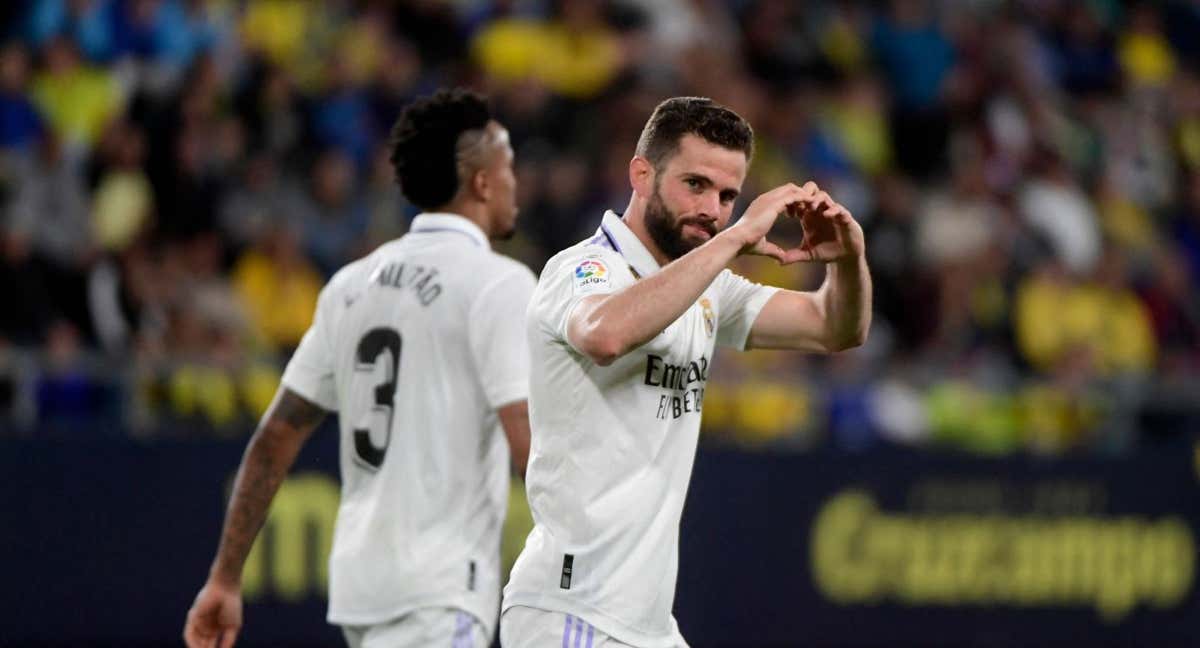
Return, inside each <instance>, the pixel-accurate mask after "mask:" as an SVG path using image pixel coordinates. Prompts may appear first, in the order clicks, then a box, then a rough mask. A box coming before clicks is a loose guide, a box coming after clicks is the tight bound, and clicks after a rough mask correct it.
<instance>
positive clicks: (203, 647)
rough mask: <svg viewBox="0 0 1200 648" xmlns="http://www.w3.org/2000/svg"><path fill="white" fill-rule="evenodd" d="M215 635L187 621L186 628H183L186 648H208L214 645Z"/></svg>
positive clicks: (191, 621)
mask: <svg viewBox="0 0 1200 648" xmlns="http://www.w3.org/2000/svg"><path fill="white" fill-rule="evenodd" d="M216 638H217V637H216V634H215V633H211V634H210V633H209V632H207V629H206V628H202V627H200V624H199V623H198V622H196V621H194V620H191V619H189V620H188V623H187V625H186V626H184V628H183V641H184V643H186V644H187V646H188V648H208V646H215V645H216Z"/></svg>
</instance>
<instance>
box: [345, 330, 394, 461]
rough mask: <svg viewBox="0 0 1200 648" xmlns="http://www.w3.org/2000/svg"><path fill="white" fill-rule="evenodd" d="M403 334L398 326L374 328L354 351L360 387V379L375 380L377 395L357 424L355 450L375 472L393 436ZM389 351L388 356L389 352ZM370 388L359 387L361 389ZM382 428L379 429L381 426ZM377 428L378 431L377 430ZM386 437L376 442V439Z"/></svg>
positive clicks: (373, 389)
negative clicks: (393, 415)
mask: <svg viewBox="0 0 1200 648" xmlns="http://www.w3.org/2000/svg"><path fill="white" fill-rule="evenodd" d="M400 348H401V340H400V334H399V333H398V332H396V330H395V329H390V328H374V329H371V330H370V331H367V334H366V335H364V336H363V337H362V339H361V340H359V341H358V348H357V349H356V350H355V352H354V360H355V362H354V374H355V381H354V382H355V383H356V387H357V384H358V383H359V381H360V380H363V379H365V380H369V381H371V382H372V389H371V390H369V393H371V394H372V395H373V400H372V402H371V405H370V407H368V408H367V410H366V411H364V412H363V413H362V414H361V415H359V417H358V420H357V421H356V424H355V426H354V454H355V456H356V458H357V459H358V460H359V461H358V463H359V465H360V466H362V467H363V468H366V469H367V470H370V471H372V472H374V471H376V470H379V467H380V466H382V465H383V457H384V455H385V454H387V449H388V444H389V443H390V442H391V440H392V414H393V408H394V405H395V399H396V382H397V380H398V379H399V372H400ZM385 352H386V353H387V356H385V355H384V354H385ZM381 361H382V363H383V374H384V375H383V377H382V382H379V380H380V379H379V378H378V375H379V364H380V362H381ZM363 391H367V390H359V389H355V392H358V393H361V392H363ZM381 427H382V428H383V429H382V431H379V430H380V428H381ZM373 432H374V434H373ZM373 438H374V439H379V438H382V439H383V444H382V445H375V442H374V441H373V440H372V439H373Z"/></svg>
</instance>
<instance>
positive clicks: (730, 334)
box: [715, 270, 779, 351]
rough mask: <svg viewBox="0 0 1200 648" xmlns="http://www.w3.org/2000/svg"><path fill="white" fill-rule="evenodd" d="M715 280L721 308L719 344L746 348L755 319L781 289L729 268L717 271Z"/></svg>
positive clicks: (738, 348) (739, 348) (718, 331)
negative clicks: (758, 281) (756, 281)
mask: <svg viewBox="0 0 1200 648" xmlns="http://www.w3.org/2000/svg"><path fill="white" fill-rule="evenodd" d="M715 283H716V288H717V290H718V296H717V299H718V300H719V309H720V314H719V316H718V321H717V344H718V345H719V346H726V347H731V348H734V349H737V350H739V351H744V350H745V349H746V342H747V341H748V340H749V339H750V330H751V329H752V328H754V320H756V319H758V314H759V313H760V312H761V311H762V309H763V306H766V305H767V302H768V301H769V300H770V299H771V297H772V296H773V295H774V294H775V293H776V292H778V291H779V289H778V288H775V287H773V286H764V285H762V284H759V283H754V282H753V281H750V280H748V279H746V278H745V277H743V276H741V275H737V274H734V273H733V272H731V271H729V270H723V271H722V272H721V274H719V275H717V280H716V282H715Z"/></svg>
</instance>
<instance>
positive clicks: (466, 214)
mask: <svg viewBox="0 0 1200 648" xmlns="http://www.w3.org/2000/svg"><path fill="white" fill-rule="evenodd" d="M436 211H439V212H443V213H447V214H454V215H455V216H462V217H463V218H465V219H467V220H469V221H471V222H472V223H475V224H476V225H478V226H479V229H481V230H483V233H484V234H486V235H487V237H488V238H489V239H490V238H492V227H491V223H490V222H489V221H488V217H487V209H485V208H484V206H483V205H482V204H480V203H476V202H470V201H466V200H452V201H450V202H449V203H446V204H445V205H443V206H441V207H439V208H438V209H437V210H436Z"/></svg>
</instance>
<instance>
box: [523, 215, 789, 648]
mask: <svg viewBox="0 0 1200 648" xmlns="http://www.w3.org/2000/svg"><path fill="white" fill-rule="evenodd" d="M658 270H659V266H658V263H657V262H655V260H654V257H653V256H652V255H651V254H650V252H649V251H648V250H647V249H646V248H645V246H644V245H642V243H641V242H640V241H639V240H638V238H637V236H636V235H635V234H634V233H633V232H632V231H631V230H630V229H629V228H628V227H627V226H626V225H625V223H624V222H623V221H622V220H621V219H620V218H619V217H617V215H616V214H614V213H612V212H608V213H607V214H605V216H604V220H603V222H602V224H601V227H600V229H599V230H598V231H597V232H596V235H595V237H593V238H592V239H590V240H587V241H584V242H582V243H579V244H578V245H575V246H573V247H570V248H568V249H566V250H564V251H562V252H560V253H559V254H558V255H556V256H555V257H554V258H552V259H551V260H550V261H549V262H548V263H547V264H546V267H545V269H544V270H543V271H542V276H541V279H540V280H539V281H538V286H537V289H536V290H535V291H534V295H533V299H532V301H531V302H530V304H529V314H528V322H527V327H528V328H527V331H528V335H529V347H530V348H529V351H530V354H531V357H532V365H531V371H532V373H531V376H530V389H529V407H530V423H531V425H532V448H531V452H530V457H529V467H528V470H527V473H526V477H525V484H526V489H527V491H528V494H529V504H530V507H531V508H532V509H533V519H534V528H533V531H532V532H531V533H530V535H529V538H528V539H527V540H526V543H525V549H524V551H522V553H521V556H520V557H519V558H518V559H517V563H516V565H515V566H514V567H513V572H512V577H511V580H510V581H509V583H508V585H507V586H506V587H505V590H504V608H505V609H508V608H510V607H513V606H529V607H534V608H539V609H543V610H549V611H555V612H563V613H566V614H570V615H574V616H576V617H579V618H582V619H583V620H585V621H587V622H588V623H589V624H591V625H593V626H595V627H596V628H597V629H598V630H602V631H603V632H604V633H606V634H608V635H610V636H612V637H614V638H616V639H617V640H619V641H622V642H625V643H628V644H633V645H636V646H643V647H646V646H666V645H676V644H679V643H682V638H681V637H679V630H678V627H677V626H676V623H675V619H674V618H673V617H672V615H671V609H672V604H673V601H674V598H675V577H676V572H677V566H678V560H679V519H680V514H681V513H682V511H683V502H684V497H685V496H686V494H687V487H688V481H689V480H690V479H691V472H692V461H693V459H694V457H695V452H696V441H697V438H698V437H699V433H700V408H701V406H702V404H703V401H704V387H705V384H706V383H707V380H708V375H709V371H710V370H711V368H712V357H713V348H714V346H715V345H717V344H720V345H722V346H730V347H734V348H738V349H743V348H745V345H746V339H747V337H748V336H749V333H750V328H751V326H752V325H753V324H754V320H755V318H757V317H758V313H759V311H760V310H762V307H763V306H764V305H765V304H766V302H767V300H768V299H770V298H771V295H773V294H774V293H775V291H776V289H775V288H769V287H765V286H762V285H759V284H755V283H751V282H750V281H747V280H746V279H744V278H742V277H740V276H737V275H735V274H733V273H732V272H730V271H729V270H725V271H723V272H721V274H720V275H718V276H717V278H716V279H715V280H714V281H713V283H712V284H711V285H710V286H709V287H708V288H706V289H705V291H704V293H703V295H702V296H701V297H700V298H699V299H698V300H696V303H695V304H693V305H692V306H691V307H690V308H688V310H687V311H686V312H685V313H684V314H683V315H682V316H680V317H679V319H677V320H675V321H674V322H673V323H671V325H670V326H668V327H667V328H666V330H664V331H663V332H662V333H661V334H659V335H658V336H657V337H655V338H654V339H652V340H651V341H649V342H648V343H646V344H645V345H643V346H641V347H639V348H637V349H634V350H633V351H630V352H629V353H627V354H625V355H624V356H622V357H620V358H618V359H617V360H616V361H615V362H613V363H612V364H611V365H609V366H607V367H602V366H599V365H597V364H595V363H594V362H592V361H591V360H590V359H588V357H587V356H586V355H584V354H582V353H580V352H579V351H578V350H577V349H575V348H574V347H573V346H572V345H571V344H570V342H569V341H568V340H567V321H568V316H569V315H570V313H571V310H572V309H573V308H574V307H575V305H576V304H578V303H579V300H580V299H582V298H583V297H584V296H587V295H591V294H598V293H608V292H614V291H617V290H620V289H622V288H625V287H626V286H629V285H631V284H633V283H634V282H635V281H637V280H638V278H639V277H647V276H649V275H651V274H653V273H655V272H657V271H658Z"/></svg>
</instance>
